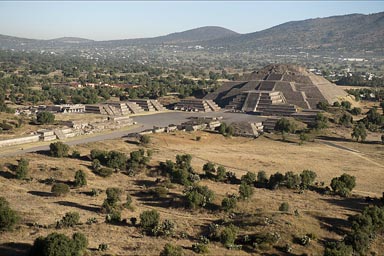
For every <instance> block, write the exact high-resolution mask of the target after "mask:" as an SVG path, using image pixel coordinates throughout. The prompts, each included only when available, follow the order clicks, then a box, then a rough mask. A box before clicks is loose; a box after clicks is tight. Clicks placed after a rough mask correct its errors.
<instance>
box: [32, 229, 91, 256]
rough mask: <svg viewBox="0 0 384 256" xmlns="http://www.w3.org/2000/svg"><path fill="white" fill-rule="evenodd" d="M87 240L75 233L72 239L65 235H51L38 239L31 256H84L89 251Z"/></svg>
mask: <svg viewBox="0 0 384 256" xmlns="http://www.w3.org/2000/svg"><path fill="white" fill-rule="evenodd" d="M87 246H88V241H87V238H86V237H85V236H84V235H83V234H81V233H74V234H73V235H72V239H71V238H69V237H67V236H66V235H64V234H58V233H51V234H49V235H48V236H47V237H45V238H44V237H38V238H37V239H36V240H35V242H34V244H33V247H32V249H31V251H30V254H29V255H30V256H53V255H55V256H69V255H83V254H84V252H85V250H86V249H87Z"/></svg>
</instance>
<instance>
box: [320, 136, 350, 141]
mask: <svg viewBox="0 0 384 256" xmlns="http://www.w3.org/2000/svg"><path fill="white" fill-rule="evenodd" d="M316 139H320V140H329V141H343V142H352V140H351V139H347V138H340V137H332V136H325V135H319V136H317V137H316Z"/></svg>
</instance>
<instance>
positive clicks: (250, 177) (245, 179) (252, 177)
mask: <svg viewBox="0 0 384 256" xmlns="http://www.w3.org/2000/svg"><path fill="white" fill-rule="evenodd" d="M255 181H256V174H255V173H254V172H247V174H245V175H243V176H242V177H241V182H242V183H246V184H248V185H251V186H253V184H254V183H255Z"/></svg>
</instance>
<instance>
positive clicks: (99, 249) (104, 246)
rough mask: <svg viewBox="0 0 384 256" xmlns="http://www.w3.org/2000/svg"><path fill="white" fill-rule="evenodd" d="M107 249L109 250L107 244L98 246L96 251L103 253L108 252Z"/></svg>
mask: <svg viewBox="0 0 384 256" xmlns="http://www.w3.org/2000/svg"><path fill="white" fill-rule="evenodd" d="M108 248H109V246H108V244H99V247H98V248H97V250H98V251H100V252H105V251H106V250H108Z"/></svg>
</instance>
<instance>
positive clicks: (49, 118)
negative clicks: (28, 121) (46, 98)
mask: <svg viewBox="0 0 384 256" xmlns="http://www.w3.org/2000/svg"><path fill="white" fill-rule="evenodd" d="M36 121H37V123H38V124H53V122H55V115H54V114H52V113H50V112H47V111H42V112H39V113H37V114H36Z"/></svg>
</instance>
